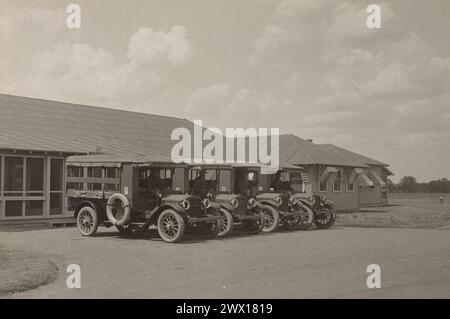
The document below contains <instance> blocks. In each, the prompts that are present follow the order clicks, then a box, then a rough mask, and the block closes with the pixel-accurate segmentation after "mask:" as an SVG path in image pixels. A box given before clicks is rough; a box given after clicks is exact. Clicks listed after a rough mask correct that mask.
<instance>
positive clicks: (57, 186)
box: [50, 159, 63, 191]
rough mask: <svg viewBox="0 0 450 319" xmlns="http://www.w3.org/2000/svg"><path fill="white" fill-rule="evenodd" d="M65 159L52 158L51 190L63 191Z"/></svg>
mask: <svg viewBox="0 0 450 319" xmlns="http://www.w3.org/2000/svg"><path fill="white" fill-rule="evenodd" d="M62 181H63V160H62V159H52V160H51V163H50V191H62Z"/></svg>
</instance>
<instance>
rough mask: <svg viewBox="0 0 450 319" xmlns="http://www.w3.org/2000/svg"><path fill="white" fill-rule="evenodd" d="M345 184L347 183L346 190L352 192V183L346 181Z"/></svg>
mask: <svg viewBox="0 0 450 319" xmlns="http://www.w3.org/2000/svg"><path fill="white" fill-rule="evenodd" d="M346 185H347V192H353V191H354V186H353V183H346Z"/></svg>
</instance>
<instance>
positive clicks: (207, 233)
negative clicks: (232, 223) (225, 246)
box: [199, 212, 223, 239]
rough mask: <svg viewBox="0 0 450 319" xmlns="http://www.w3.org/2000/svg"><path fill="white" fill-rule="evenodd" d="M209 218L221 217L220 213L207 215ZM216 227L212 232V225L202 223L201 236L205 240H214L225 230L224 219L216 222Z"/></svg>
mask: <svg viewBox="0 0 450 319" xmlns="http://www.w3.org/2000/svg"><path fill="white" fill-rule="evenodd" d="M206 215H207V216H221V214H220V213H219V212H214V213H207V214H206ZM215 222H216V223H217V224H216V227H214V229H213V230H212V231H211V228H210V225H209V224H210V223H201V224H200V225H199V226H200V227H199V231H200V234H201V236H202V237H203V238H205V239H213V238H216V237H217V236H218V235H219V232H220V230H221V229H222V228H223V219H219V220H217V221H215Z"/></svg>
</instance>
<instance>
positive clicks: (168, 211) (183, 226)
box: [158, 209, 186, 243]
mask: <svg viewBox="0 0 450 319" xmlns="http://www.w3.org/2000/svg"><path fill="white" fill-rule="evenodd" d="M169 215H172V216H173V217H174V218H175V220H176V222H177V223H178V225H179V229H178V232H177V234H176V235H175V236H173V237H170V236H168V235H167V234H166V233H165V232H164V231H163V230H162V221H163V219H164V218H165V217H167V216H169ZM185 230H186V223H185V222H184V219H183V217H182V216H181V215H180V214H178V213H177V212H176V211H174V210H173V209H166V210H165V211H163V212H162V213H161V214H160V215H159V217H158V234H159V236H160V237H161V239H162V240H164V241H165V242H166V243H176V242H178V241H180V240H181V239H182V238H183V236H184V232H185Z"/></svg>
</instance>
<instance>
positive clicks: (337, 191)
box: [332, 179, 342, 193]
mask: <svg viewBox="0 0 450 319" xmlns="http://www.w3.org/2000/svg"><path fill="white" fill-rule="evenodd" d="M336 182H339V190H336V188H335V186H336ZM332 188H333V193H342V181H341V180H340V179H339V180H334V181H333V183H332Z"/></svg>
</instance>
